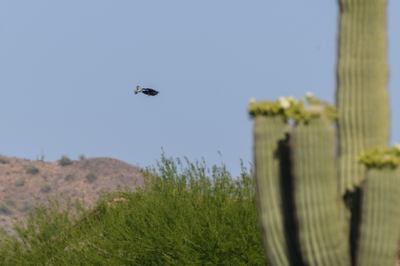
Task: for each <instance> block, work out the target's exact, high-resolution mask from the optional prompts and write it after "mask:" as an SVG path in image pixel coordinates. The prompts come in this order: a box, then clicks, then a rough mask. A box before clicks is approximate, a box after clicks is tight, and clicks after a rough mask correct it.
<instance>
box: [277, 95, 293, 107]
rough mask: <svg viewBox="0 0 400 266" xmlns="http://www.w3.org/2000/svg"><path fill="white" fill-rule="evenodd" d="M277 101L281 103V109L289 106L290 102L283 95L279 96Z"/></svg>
mask: <svg viewBox="0 0 400 266" xmlns="http://www.w3.org/2000/svg"><path fill="white" fill-rule="evenodd" d="M278 101H279V104H280V105H281V107H282V108H283V109H287V108H289V107H290V102H289V101H288V99H286V98H285V97H280V98H279V99H278Z"/></svg>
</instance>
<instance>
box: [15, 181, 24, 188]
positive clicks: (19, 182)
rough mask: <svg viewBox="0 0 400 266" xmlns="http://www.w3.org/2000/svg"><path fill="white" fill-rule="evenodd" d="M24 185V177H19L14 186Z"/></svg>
mask: <svg viewBox="0 0 400 266" xmlns="http://www.w3.org/2000/svg"><path fill="white" fill-rule="evenodd" d="M24 185H25V180H24V179H20V180H18V181H17V182H16V183H15V186H17V187H23V186H24Z"/></svg>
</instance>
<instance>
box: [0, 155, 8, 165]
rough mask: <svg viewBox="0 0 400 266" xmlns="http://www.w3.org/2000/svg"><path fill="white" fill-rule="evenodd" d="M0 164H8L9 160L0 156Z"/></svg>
mask: <svg viewBox="0 0 400 266" xmlns="http://www.w3.org/2000/svg"><path fill="white" fill-rule="evenodd" d="M0 163H1V164H8V163H10V160H9V159H8V158H7V157H5V156H2V155H0Z"/></svg>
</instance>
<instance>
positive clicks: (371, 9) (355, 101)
mask: <svg viewBox="0 0 400 266" xmlns="http://www.w3.org/2000/svg"><path fill="white" fill-rule="evenodd" d="M339 5H340V21H339V44H338V63H337V91H336V105H337V108H338V110H339V117H340V119H339V122H338V129H339V130H338V132H339V150H340V159H339V163H340V164H339V171H340V180H341V185H340V186H341V191H342V192H345V190H350V191H352V190H353V189H354V187H355V186H359V185H360V182H361V181H362V180H363V178H364V176H365V167H364V166H363V165H360V164H358V163H357V162H356V160H355V158H356V157H357V156H358V155H359V154H360V153H361V152H362V151H365V150H368V149H371V148H373V147H375V146H382V147H386V146H387V145H388V140H389V130H390V129H389V123H390V122H389V99H388V92H387V80H388V65H387V59H386V46H387V43H386V42H387V41H386V0H365V1H358V0H339Z"/></svg>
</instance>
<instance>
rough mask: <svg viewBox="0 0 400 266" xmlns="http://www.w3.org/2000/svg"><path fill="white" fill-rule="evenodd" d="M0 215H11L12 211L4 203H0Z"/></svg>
mask: <svg viewBox="0 0 400 266" xmlns="http://www.w3.org/2000/svg"><path fill="white" fill-rule="evenodd" d="M0 214H4V215H11V214H12V211H11V209H10V207H9V206H7V205H6V204H5V203H4V202H0Z"/></svg>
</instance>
